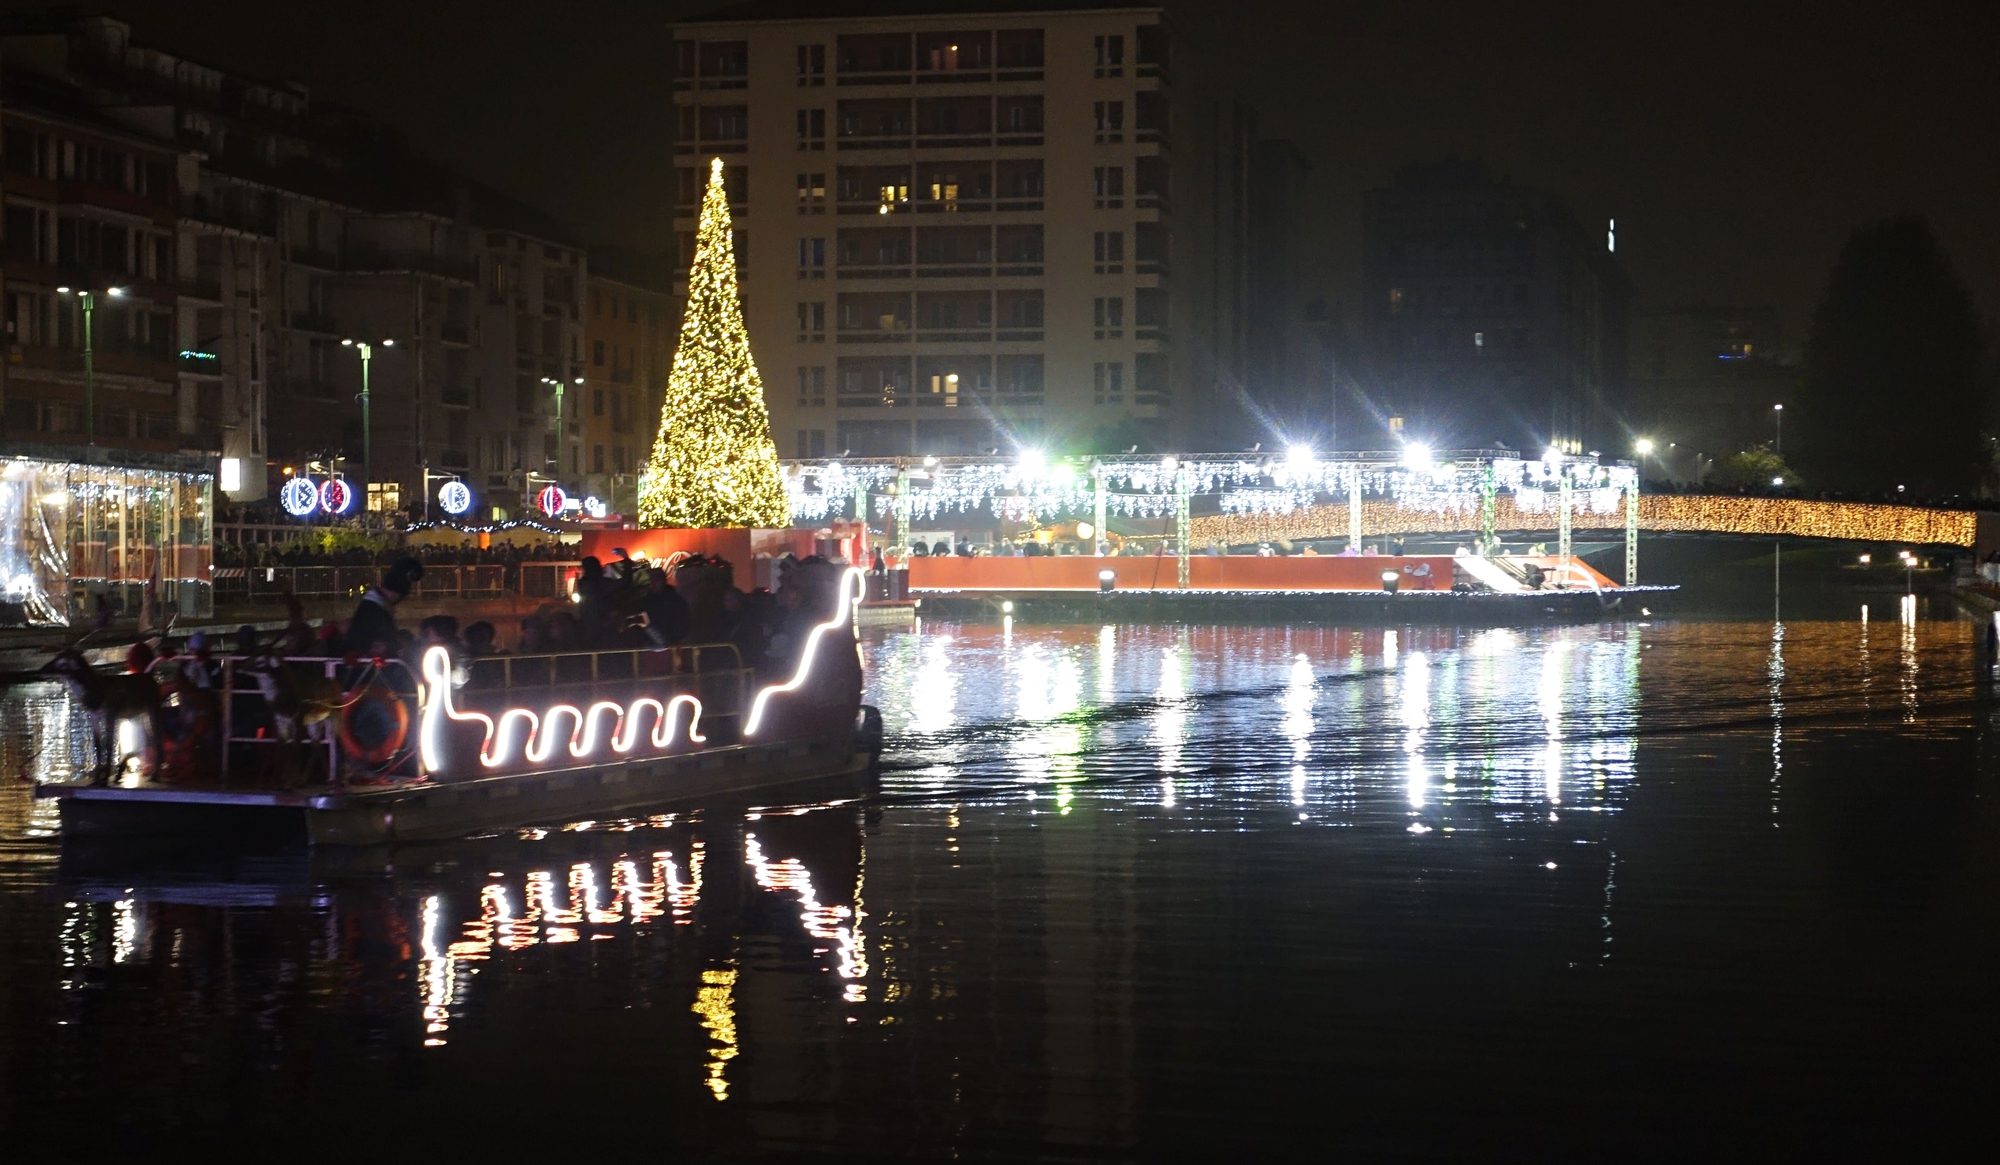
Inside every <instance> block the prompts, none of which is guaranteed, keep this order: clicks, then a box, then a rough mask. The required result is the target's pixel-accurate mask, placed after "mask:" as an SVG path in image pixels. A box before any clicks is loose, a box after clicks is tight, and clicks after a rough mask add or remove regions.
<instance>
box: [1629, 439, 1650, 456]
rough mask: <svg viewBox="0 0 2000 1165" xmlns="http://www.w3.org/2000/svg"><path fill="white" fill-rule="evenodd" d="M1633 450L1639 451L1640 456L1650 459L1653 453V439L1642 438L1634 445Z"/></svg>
mask: <svg viewBox="0 0 2000 1165" xmlns="http://www.w3.org/2000/svg"><path fill="white" fill-rule="evenodd" d="M1632 448H1633V449H1635V450H1637V451H1638V453H1639V456H1641V457H1649V456H1651V455H1652V452H1653V439H1652V438H1651V437H1641V438H1639V440H1638V441H1637V442H1635V443H1634V444H1633V446H1632Z"/></svg>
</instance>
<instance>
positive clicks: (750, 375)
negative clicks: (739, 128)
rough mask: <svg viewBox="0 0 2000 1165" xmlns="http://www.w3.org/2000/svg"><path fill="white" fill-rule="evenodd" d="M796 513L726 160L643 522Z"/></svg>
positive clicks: (692, 268)
mask: <svg viewBox="0 0 2000 1165" xmlns="http://www.w3.org/2000/svg"><path fill="white" fill-rule="evenodd" d="M791 509H792V507H791V503H790V502H789V501H788V500H787V498H786V497H785V487H784V483H783V480H782V479H781V477H780V475H779V472H778V449H777V446H776V445H774V444H772V442H771V414H770V413H769V411H767V410H766V409H765V407H764V385H763V382H762V381H761V380H760V379H759V378H758V376H757V363H756V361H755V360H754V359H752V358H751V355H750V333H749V332H748V331H746V330H745V329H744V326H743V306H742V303H741V302H740V300H739V299H738V298H737V290H736V254H735V247H734V245H733V243H732V242H731V238H730V231H729V196H728V195H727V194H726V193H725V192H724V190H723V187H722V159H721V158H717V159H715V162H714V165H713V166H712V167H711V168H710V170H709V178H708V191H707V193H706V194H704V195H703V196H702V201H701V227H700V230H699V231H698V232H697V234H696V236H695V249H694V260H693V262H692V263H690V264H689V266H688V299H687V315H686V317H685V318H684V319H683V321H682V323H681V339H680V350H679V351H677V352H676V353H675V354H674V368H673V372H672V373H671V374H670V375H669V376H668V378H667V397H666V406H665V408H663V409H662V410H661V415H660V433H659V436H658V438H657V439H655V441H654V443H653V456H652V460H651V461H650V462H649V463H648V465H647V467H646V472H645V474H644V476H642V477H641V478H640V481H639V523H640V525H642V526H682V527H694V528H713V527H725V526H756V527H764V528H767V529H768V528H774V527H781V526H786V525H789V524H790V521H791Z"/></svg>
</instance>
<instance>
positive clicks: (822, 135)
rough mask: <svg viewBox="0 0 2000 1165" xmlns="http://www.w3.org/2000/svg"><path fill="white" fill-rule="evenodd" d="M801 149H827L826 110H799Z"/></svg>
mask: <svg viewBox="0 0 2000 1165" xmlns="http://www.w3.org/2000/svg"><path fill="white" fill-rule="evenodd" d="M798 124H799V148H800V149H802V150H823V149H825V148H826V110H824V109H801V110H799V118H798Z"/></svg>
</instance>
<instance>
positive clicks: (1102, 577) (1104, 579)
mask: <svg viewBox="0 0 2000 1165" xmlns="http://www.w3.org/2000/svg"><path fill="white" fill-rule="evenodd" d="M1117 585H1118V575H1117V573H1116V572H1115V571H1109V570H1100V571H1098V572H1097V589H1098V590H1099V591H1100V592H1102V593H1104V594H1107V595H1108V594H1110V593H1111V589H1112V588H1113V587H1115V586H1117Z"/></svg>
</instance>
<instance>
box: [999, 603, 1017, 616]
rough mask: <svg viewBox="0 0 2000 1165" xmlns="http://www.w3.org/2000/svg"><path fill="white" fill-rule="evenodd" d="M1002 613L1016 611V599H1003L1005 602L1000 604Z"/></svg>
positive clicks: (1006, 613)
mask: <svg viewBox="0 0 2000 1165" xmlns="http://www.w3.org/2000/svg"><path fill="white" fill-rule="evenodd" d="M1000 613H1001V614H1002V615H1011V614H1013V613H1014V600H1012V599H1007V600H1005V601H1003V602H1002V603H1001V604H1000Z"/></svg>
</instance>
